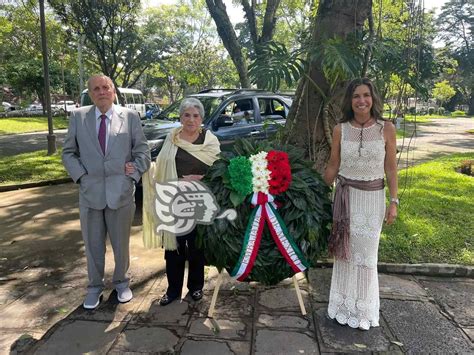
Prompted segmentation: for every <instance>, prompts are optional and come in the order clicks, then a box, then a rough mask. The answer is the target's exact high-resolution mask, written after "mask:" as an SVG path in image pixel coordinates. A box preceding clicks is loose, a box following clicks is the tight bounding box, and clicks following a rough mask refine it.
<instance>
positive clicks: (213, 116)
mask: <svg viewBox="0 0 474 355" xmlns="http://www.w3.org/2000/svg"><path fill="white" fill-rule="evenodd" d="M187 97H194V98H197V99H199V100H200V101H201V102H202V104H203V106H204V111H205V114H204V116H205V117H204V119H203V126H204V128H206V129H209V130H211V131H212V133H214V134H215V135H216V137H217V139H219V141H220V142H221V150H223V151H225V150H229V149H230V148H231V147H232V145H233V143H234V141H235V140H236V139H237V138H256V139H264V138H269V137H270V136H272V135H273V134H275V133H276V131H277V130H278V128H279V127H281V126H282V125H284V124H285V120H286V117H287V116H288V111H289V110H290V106H291V104H292V102H293V100H292V97H291V96H290V95H285V94H278V93H272V92H269V91H261V90H250V89H225V90H224V89H209V90H204V91H201V92H199V93H197V94H193V95H189V96H187ZM181 102H182V100H179V101H176V102H174V103H173V104H171V105H170V106H168V107H167V108H166V109H165V110H163V111H161V113H160V114H159V115H158V116H157V118H156V119H151V120H147V121H145V122H144V123H143V131H144V133H145V136H146V138H147V139H148V145H149V146H150V150H151V158H152V160H155V159H156V157H157V156H158V153H159V152H160V150H161V147H162V146H163V142H164V140H165V137H166V135H167V134H168V133H169V132H170V131H171V130H172V129H173V128H175V127H179V126H180V123H179V105H180V104H181ZM135 196H136V199H137V202H138V203H140V201H142V186H141V182H140V183H139V184H138V185H137V191H136V194H135Z"/></svg>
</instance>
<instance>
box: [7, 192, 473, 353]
mask: <svg viewBox="0 0 474 355" xmlns="http://www.w3.org/2000/svg"><path fill="white" fill-rule="evenodd" d="M140 219H141V218H140V215H138V214H137V215H136V218H135V221H134V226H133V229H132V238H131V255H132V261H131V262H132V265H131V270H130V271H131V277H132V283H131V287H132V289H133V290H134V293H135V298H134V299H133V300H132V301H131V302H130V303H127V304H119V303H118V302H117V300H116V295H115V292H110V282H109V283H108V290H109V291H108V292H106V294H105V296H106V297H105V302H103V303H102V304H101V305H100V307H99V308H98V309H97V310H96V311H85V310H83V309H82V307H81V302H82V300H83V297H84V294H85V288H84V285H85V284H86V278H87V275H86V272H85V258H84V248H83V245H82V241H81V236H80V231H79V221H78V208H77V186H76V185H74V184H63V185H58V186H49V187H38V188H33V189H26V190H20V191H11V192H4V193H1V194H0V230H1V231H2V233H1V235H0V245H1V248H0V319H1V322H0V354H8V353H10V352H12V353H16V352H18V353H21V352H25V353H37V354H70V355H72V354H79V353H86V352H93V353H99V354H105V353H109V354H118V353H180V354H199V355H202V354H206V355H207V354H219V355H220V354H320V353H321V354H329V353H349V352H364V353H382V352H390V353H439V354H448V353H474V345H473V340H474V296H473V295H474V279H468V278H437V277H426V276H423V277H422V276H413V275H391V274H380V277H379V278H380V291H381V322H380V323H381V326H380V327H378V328H374V329H371V330H370V331H368V332H364V331H360V330H353V329H350V328H348V327H343V326H339V325H338V324H337V323H336V322H335V321H332V320H329V319H328V318H326V316H325V312H326V308H327V298H328V290H329V283H330V276H331V269H321V268H319V269H313V270H311V272H310V274H309V280H303V279H300V285H301V287H302V292H303V299H304V302H305V304H306V309H307V311H308V315H307V316H302V315H301V313H300V310H299V308H298V303H297V299H296V295H295V291H294V288H293V287H292V284H291V280H285V281H284V282H282V283H281V284H279V285H278V286H275V287H264V286H261V285H255V284H250V285H248V284H244V283H235V282H232V281H231V280H229V278H227V279H226V280H225V282H224V285H223V287H222V291H221V293H220V296H219V298H218V302H217V308H216V314H215V320H216V322H217V324H218V326H219V328H220V331H218V332H217V331H215V325H214V324H213V323H212V322H211V321H210V320H209V319H207V318H206V314H207V310H208V308H209V305H210V299H211V293H212V290H213V289H214V286H215V282H216V276H217V272H216V270H215V269H214V268H208V269H207V271H206V286H205V298H204V299H203V300H202V301H200V302H198V303H195V302H193V301H191V300H190V299H189V298H185V299H184V300H183V301H182V302H174V303H172V304H170V305H169V306H167V307H160V306H159V305H158V303H157V301H158V299H159V297H160V296H161V295H162V294H163V292H164V291H165V287H166V278H165V275H164V262H163V252H162V251H161V250H145V249H143V247H142V245H141V236H140V231H141V227H140V224H141V220H140ZM106 260H107V266H106V275H107V279H108V280H110V277H111V272H112V263H111V261H112V255H111V252H110V248H109V251H108V254H107V259H106Z"/></svg>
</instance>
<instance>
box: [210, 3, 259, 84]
mask: <svg viewBox="0 0 474 355" xmlns="http://www.w3.org/2000/svg"><path fill="white" fill-rule="evenodd" d="M206 4H207V8H208V9H209V13H210V14H211V17H212V18H213V19H214V22H215V23H216V27H217V33H218V34H219V37H220V38H221V40H222V43H223V44H224V47H225V48H226V49H227V52H229V55H230V58H231V59H232V62H233V63H234V65H235V67H236V68H237V72H238V73H239V79H240V85H242V87H243V88H249V87H250V80H249V76H248V68H247V62H246V61H245V57H244V55H243V54H242V48H241V46H240V44H239V41H238V40H237V36H236V34H235V31H234V27H233V26H232V23H231V22H230V19H229V16H228V15H227V11H226V7H225V5H224V2H223V1H222V0H206Z"/></svg>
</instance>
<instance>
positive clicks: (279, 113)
mask: <svg viewBox="0 0 474 355" xmlns="http://www.w3.org/2000/svg"><path fill="white" fill-rule="evenodd" d="M258 106H259V109H260V116H261V117H262V120H268V119H270V120H281V119H285V118H286V110H285V105H284V104H283V102H281V101H280V100H278V99H274V98H259V99H258Z"/></svg>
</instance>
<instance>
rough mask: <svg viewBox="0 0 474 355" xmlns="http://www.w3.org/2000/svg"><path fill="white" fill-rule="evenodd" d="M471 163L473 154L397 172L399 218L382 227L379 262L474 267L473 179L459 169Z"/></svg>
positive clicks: (448, 158) (447, 158)
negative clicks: (468, 161) (457, 169)
mask: <svg viewBox="0 0 474 355" xmlns="http://www.w3.org/2000/svg"><path fill="white" fill-rule="evenodd" d="M469 159H474V153H465V154H455V155H451V156H448V157H442V158H439V159H436V160H433V161H431V162H429V163H425V164H421V165H418V166H415V167H413V168H409V169H408V170H403V171H400V172H399V191H400V193H399V195H400V197H401V204H400V208H399V211H398V213H399V216H398V219H397V221H396V223H395V224H394V225H392V226H385V227H384V230H383V232H382V236H381V241H380V249H379V260H380V261H384V262H398V263H428V262H434V263H450V264H467V265H474V218H473V216H474V177H470V176H467V175H463V174H460V173H458V172H456V170H455V169H456V168H457V167H459V166H460V165H461V162H462V161H464V160H469ZM405 181H406V182H407V183H406V190H405V191H403V190H404V186H405Z"/></svg>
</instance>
